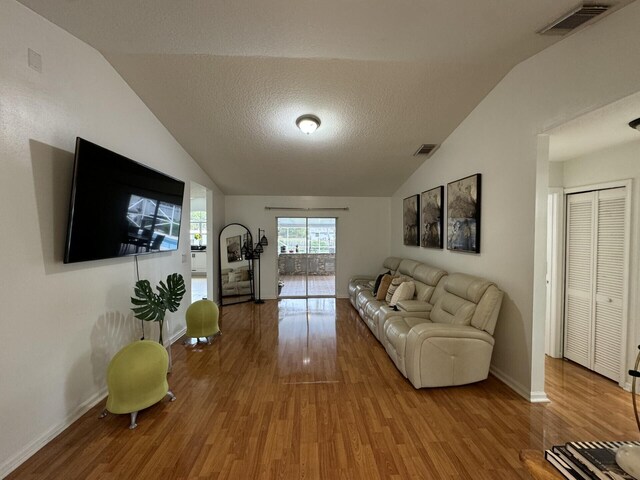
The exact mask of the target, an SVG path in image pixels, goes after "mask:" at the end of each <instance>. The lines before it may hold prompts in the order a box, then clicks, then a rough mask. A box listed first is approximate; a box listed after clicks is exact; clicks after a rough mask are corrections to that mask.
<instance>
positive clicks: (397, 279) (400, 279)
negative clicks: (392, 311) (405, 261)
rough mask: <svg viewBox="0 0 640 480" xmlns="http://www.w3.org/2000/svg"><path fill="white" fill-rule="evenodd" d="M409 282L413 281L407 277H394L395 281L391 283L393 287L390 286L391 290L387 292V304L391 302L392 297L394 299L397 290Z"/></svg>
mask: <svg viewBox="0 0 640 480" xmlns="http://www.w3.org/2000/svg"><path fill="white" fill-rule="evenodd" d="M409 280H411V279H410V278H407V277H402V276H398V277H393V280H392V281H391V285H389V290H387V295H386V297H385V299H384V301H385V302H387V303H389V302H391V297H393V294H394V293H395V291H396V290H397V288H398V287H399V286H400V285H402V282H407V281H409Z"/></svg>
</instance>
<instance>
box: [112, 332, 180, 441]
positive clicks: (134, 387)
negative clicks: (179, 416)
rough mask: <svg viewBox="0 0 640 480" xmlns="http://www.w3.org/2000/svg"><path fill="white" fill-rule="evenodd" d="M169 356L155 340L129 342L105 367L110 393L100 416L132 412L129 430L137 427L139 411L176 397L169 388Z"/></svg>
mask: <svg viewBox="0 0 640 480" xmlns="http://www.w3.org/2000/svg"><path fill="white" fill-rule="evenodd" d="M168 367H169V355H168V354H167V350H166V349H165V348H164V347H163V346H162V345H160V344H159V343H158V342H153V341H151V340H138V341H137V342H133V343H130V344H129V345H127V346H126V347H124V348H123V349H122V350H120V351H119V352H118V353H116V354H115V356H114V357H113V358H112V359H111V362H110V363H109V367H108V368H107V387H108V389H109V396H108V397H107V406H106V408H105V409H104V411H103V412H102V414H101V415H100V418H104V417H106V416H107V412H111V413H116V414H123V413H129V414H130V415H131V424H130V425H129V428H130V429H134V428H136V427H137V426H138V424H137V423H136V419H137V417H138V412H139V411H140V410H143V409H145V408H148V407H150V406H151V405H154V404H156V403H158V402H159V401H160V400H162V399H163V398H164V397H166V396H169V398H170V399H171V401H172V402H173V401H174V400H175V399H176V397H175V395H174V394H173V393H172V392H171V390H169V384H168V383H167V369H168Z"/></svg>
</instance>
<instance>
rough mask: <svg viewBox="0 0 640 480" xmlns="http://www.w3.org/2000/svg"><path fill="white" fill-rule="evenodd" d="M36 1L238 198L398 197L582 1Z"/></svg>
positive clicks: (32, 1)
mask: <svg viewBox="0 0 640 480" xmlns="http://www.w3.org/2000/svg"><path fill="white" fill-rule="evenodd" d="M21 3H23V4H25V5H26V6H28V7H30V8H31V9H33V10H34V11H36V12H37V13H39V14H41V15H43V16H44V17H46V18H48V19H49V20H51V21H52V22H54V23H56V24H58V25H60V26H61V27H63V28H65V29H66V30H68V31H69V32H70V33H72V34H73V35H75V36H77V37H78V38H80V39H82V40H84V41H86V42H87V43H89V44H91V45H93V46H94V47H95V48H97V49H98V50H100V51H101V52H102V53H103V54H104V55H105V57H106V58H107V60H108V61H110V62H111V63H112V64H113V66H114V67H115V68H116V69H117V71H118V72H119V73H120V74H121V75H122V77H123V78H124V79H125V80H126V81H127V82H128V83H129V85H131V87H132V88H133V89H134V91H135V92H136V93H137V94H138V95H139V96H140V98H142V100H143V101H144V102H145V103H146V104H147V105H148V106H149V108H150V109H151V110H152V111H153V112H154V114H155V115H156V116H157V117H158V118H159V119H160V121H161V122H162V123H163V124H164V125H165V126H166V127H167V129H168V130H169V131H170V132H171V133H172V134H173V136H174V137H175V138H176V139H177V140H178V141H179V142H180V143H181V145H182V146H183V147H184V148H185V149H186V150H187V151H188V152H189V153H190V154H191V156H192V157H193V158H194V159H195V160H196V161H197V162H198V163H199V164H200V165H201V166H202V167H203V169H204V170H205V171H206V172H207V173H208V174H209V175H210V176H211V177H212V178H213V180H214V181H215V182H216V183H217V184H218V185H219V186H220V188H221V189H222V190H223V191H224V192H225V193H227V194H253V195H341V196H342V195H344V196H348V195H353V196H366V195H371V196H387V195H390V194H392V193H393V192H394V191H395V190H396V189H397V188H398V187H399V186H400V185H401V184H402V183H403V182H404V181H405V180H406V179H407V178H408V177H409V176H410V175H411V173H412V172H413V171H415V169H416V168H418V166H419V165H420V164H421V163H422V162H423V161H424V158H423V157H413V156H412V154H413V153H414V151H415V150H416V149H417V148H418V146H419V145H420V144H422V143H441V142H443V141H444V140H445V138H446V137H447V136H448V135H449V134H450V133H451V132H452V131H453V129H455V127H456V126H457V125H458V124H459V123H460V122H461V121H462V120H463V119H464V118H465V116H466V115H467V114H468V113H469V112H470V111H471V110H472V109H473V108H474V107H475V106H476V105H477V104H478V103H479V102H480V101H481V100H482V98H483V97H484V96H485V95H486V94H487V93H488V92H489V91H490V90H491V88H493V87H494V86H495V85H496V84H497V82H499V81H500V79H501V78H502V77H503V76H504V75H505V74H506V73H507V72H508V71H509V70H510V69H511V68H512V67H513V66H515V65H516V64H517V63H519V62H520V61H522V60H524V59H526V58H527V57H529V56H531V55H533V54H535V53H536V52H538V51H540V50H542V49H544V48H546V47H547V46H549V45H550V44H551V43H553V42H555V41H557V40H558V39H559V37H543V36H539V35H536V34H535V31H536V30H538V29H539V28H541V27H543V26H544V25H546V24H548V23H549V22H551V21H552V20H554V19H555V18H556V17H558V16H560V15H561V14H563V13H565V12H566V11H567V10H569V9H570V8H571V7H573V6H575V3H576V2H575V0H535V1H531V0H483V1H481V2H478V1H477V0H458V1H455V2H452V1H450V0H422V1H419V0H398V1H395V2H389V1H388V0H385V1H383V0H367V1H364V0H362V1H358V0H346V1H345V0H325V1H324V2H312V1H309V0H302V1H298V2H291V1H290V0H263V1H260V2H258V1H254V2H249V1H246V0H243V1H212V0H189V1H180V2H176V1H175V0H138V1H135V2H131V1H130V0H127V1H125V0H111V1H103V0H82V1H80V0H21ZM625 3H628V0H623V1H620V2H618V7H619V6H621V5H622V4H625ZM304 113H313V114H315V115H318V116H319V117H320V118H321V119H322V125H321V127H320V129H318V130H317V132H316V133H314V134H313V135H310V136H306V135H304V134H302V133H301V132H300V131H299V130H297V128H296V127H295V119H296V118H297V117H298V116H299V115H301V114H304Z"/></svg>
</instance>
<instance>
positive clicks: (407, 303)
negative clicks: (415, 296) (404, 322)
mask: <svg viewBox="0 0 640 480" xmlns="http://www.w3.org/2000/svg"><path fill="white" fill-rule="evenodd" d="M396 305H397V306H398V308H399V309H400V310H404V311H405V312H430V311H431V309H432V308H433V305H431V304H430V303H428V302H423V301H422V300H400V301H399V302H398V303H396Z"/></svg>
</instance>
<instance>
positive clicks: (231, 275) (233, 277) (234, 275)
mask: <svg viewBox="0 0 640 480" xmlns="http://www.w3.org/2000/svg"><path fill="white" fill-rule="evenodd" d="M239 277H240V275H239V274H237V273H236V272H229V280H228V282H229V283H231V282H237V281H239Z"/></svg>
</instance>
